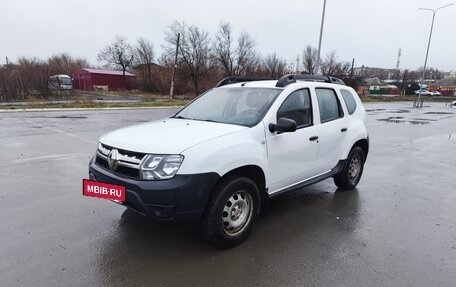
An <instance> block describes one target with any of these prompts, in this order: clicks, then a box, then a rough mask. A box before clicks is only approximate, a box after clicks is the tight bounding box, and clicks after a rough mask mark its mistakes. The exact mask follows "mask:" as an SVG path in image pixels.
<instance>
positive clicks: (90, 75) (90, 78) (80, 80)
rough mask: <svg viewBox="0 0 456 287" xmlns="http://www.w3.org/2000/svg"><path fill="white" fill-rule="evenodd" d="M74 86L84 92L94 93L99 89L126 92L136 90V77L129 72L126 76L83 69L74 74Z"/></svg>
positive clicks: (121, 73)
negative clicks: (95, 89)
mask: <svg viewBox="0 0 456 287" xmlns="http://www.w3.org/2000/svg"><path fill="white" fill-rule="evenodd" d="M73 86H74V88H75V89H77V90H84V91H93V90H94V88H97V87H101V88H105V89H106V88H107V89H108V90H109V91H125V90H131V89H134V88H135V86H136V77H135V75H133V74H132V73H129V72H125V76H124V75H123V72H122V71H115V70H101V69H89V68H81V69H78V70H76V72H74V73H73Z"/></svg>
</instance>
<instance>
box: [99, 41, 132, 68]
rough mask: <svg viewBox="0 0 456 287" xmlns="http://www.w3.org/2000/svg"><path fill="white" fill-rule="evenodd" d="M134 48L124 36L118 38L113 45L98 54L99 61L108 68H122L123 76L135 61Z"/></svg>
mask: <svg viewBox="0 0 456 287" xmlns="http://www.w3.org/2000/svg"><path fill="white" fill-rule="evenodd" d="M134 58H135V56H134V50H133V47H132V46H131V45H130V44H129V43H128V40H127V38H126V37H124V36H117V37H116V38H115V39H114V41H113V42H112V43H111V44H108V45H107V46H106V47H104V48H103V50H101V51H100V52H99V53H98V57H97V60H98V61H100V62H104V63H105V64H106V65H107V66H113V67H117V68H121V69H122V72H123V76H124V77H125V71H126V70H127V69H128V68H131V67H132V65H133V60H134Z"/></svg>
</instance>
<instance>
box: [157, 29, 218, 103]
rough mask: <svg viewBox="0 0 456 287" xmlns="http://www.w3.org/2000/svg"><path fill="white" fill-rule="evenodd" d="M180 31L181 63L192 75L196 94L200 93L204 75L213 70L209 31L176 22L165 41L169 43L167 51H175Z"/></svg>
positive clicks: (179, 53) (169, 52)
mask: <svg viewBox="0 0 456 287" xmlns="http://www.w3.org/2000/svg"><path fill="white" fill-rule="evenodd" d="M178 33H180V35H181V38H180V44H179V51H178V56H179V58H178V59H179V63H180V64H181V65H182V66H183V68H184V69H185V70H186V71H187V72H188V74H189V75H190V77H191V80H192V84H193V88H194V92H195V94H199V92H200V90H199V84H200V79H201V77H202V76H205V75H207V74H208V72H209V71H210V70H211V68H212V67H211V62H210V52H211V49H210V37H209V33H207V32H205V31H202V30H201V29H199V28H198V27H195V26H187V25H186V24H185V23H179V22H174V23H173V24H172V25H171V26H170V27H169V31H168V32H167V33H166V37H165V41H166V42H167V43H168V45H167V48H166V53H168V54H171V53H173V50H174V47H175V46H176V42H177V34H178Z"/></svg>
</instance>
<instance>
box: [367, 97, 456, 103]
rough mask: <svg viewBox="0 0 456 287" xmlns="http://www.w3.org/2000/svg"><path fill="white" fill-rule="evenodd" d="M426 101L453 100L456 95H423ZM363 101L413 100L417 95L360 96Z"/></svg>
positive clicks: (455, 98)
mask: <svg viewBox="0 0 456 287" xmlns="http://www.w3.org/2000/svg"><path fill="white" fill-rule="evenodd" d="M421 98H422V99H424V102H443V103H445V102H451V101H454V100H456V97H423V96H422V97H421ZM360 99H361V101H362V102H363V103H385V102H387V103H388V102H413V101H414V100H416V99H417V96H360Z"/></svg>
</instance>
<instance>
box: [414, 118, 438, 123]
mask: <svg viewBox="0 0 456 287" xmlns="http://www.w3.org/2000/svg"><path fill="white" fill-rule="evenodd" d="M412 120H415V121H429V122H436V121H438V120H434V119H420V118H414V119H412Z"/></svg>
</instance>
